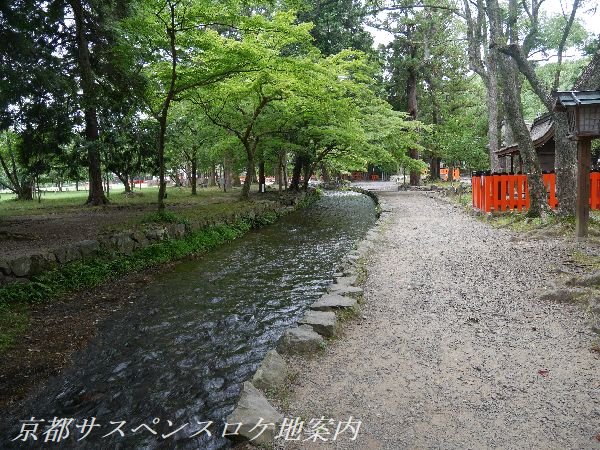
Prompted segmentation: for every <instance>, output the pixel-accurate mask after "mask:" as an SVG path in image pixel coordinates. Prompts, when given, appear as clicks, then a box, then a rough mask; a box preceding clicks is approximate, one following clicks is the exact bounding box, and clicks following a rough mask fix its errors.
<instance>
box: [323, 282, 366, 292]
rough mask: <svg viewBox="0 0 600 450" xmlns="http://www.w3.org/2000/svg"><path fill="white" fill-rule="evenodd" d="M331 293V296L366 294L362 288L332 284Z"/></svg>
mask: <svg viewBox="0 0 600 450" xmlns="http://www.w3.org/2000/svg"><path fill="white" fill-rule="evenodd" d="M329 293H331V294H339V295H345V294H362V293H364V291H363V289H362V288H359V287H356V286H349V285H347V284H332V285H330V286H329Z"/></svg>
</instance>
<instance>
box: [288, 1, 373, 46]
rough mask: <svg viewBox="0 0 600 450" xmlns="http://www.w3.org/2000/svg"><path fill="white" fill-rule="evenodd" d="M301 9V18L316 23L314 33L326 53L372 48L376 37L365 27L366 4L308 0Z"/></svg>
mask: <svg viewBox="0 0 600 450" xmlns="http://www.w3.org/2000/svg"><path fill="white" fill-rule="evenodd" d="M302 3H304V7H303V8H302V9H301V10H300V12H299V13H298V19H299V20H300V21H301V22H311V23H313V24H314V27H313V29H312V30H311V35H312V36H313V38H314V39H315V46H316V47H317V48H318V49H319V50H320V51H321V53H323V54H324V55H326V56H328V55H334V54H336V53H339V52H340V51H342V50H345V49H354V50H361V51H363V52H370V51H372V49H371V47H372V45H373V37H372V36H371V34H370V33H369V32H368V31H366V30H365V28H364V21H365V18H366V16H367V7H366V6H365V4H364V3H363V2H360V1H357V0H341V1H335V2H332V1H328V0H309V1H305V2H302Z"/></svg>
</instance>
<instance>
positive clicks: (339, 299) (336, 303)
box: [310, 294, 357, 311]
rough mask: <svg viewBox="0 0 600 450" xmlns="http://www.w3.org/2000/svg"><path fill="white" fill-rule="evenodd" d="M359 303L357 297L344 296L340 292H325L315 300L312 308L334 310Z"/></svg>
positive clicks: (352, 306) (351, 306)
mask: <svg viewBox="0 0 600 450" xmlns="http://www.w3.org/2000/svg"><path fill="white" fill-rule="evenodd" d="M356 305H357V302H356V300H355V299H353V298H350V297H344V296H343V295H339V294H325V295H324V296H322V297H321V298H320V299H319V300H317V301H316V302H314V303H313V304H312V305H311V306H310V309H313V310H315V311H334V310H336V309H345V308H354V307H355V306H356Z"/></svg>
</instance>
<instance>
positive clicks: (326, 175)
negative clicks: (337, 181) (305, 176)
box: [321, 162, 331, 183]
mask: <svg viewBox="0 0 600 450" xmlns="http://www.w3.org/2000/svg"><path fill="white" fill-rule="evenodd" d="M321 174H322V175H323V183H329V182H331V177H330V176H329V171H328V170H327V167H326V166H325V163H324V162H321Z"/></svg>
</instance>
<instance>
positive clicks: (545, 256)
mask: <svg viewBox="0 0 600 450" xmlns="http://www.w3.org/2000/svg"><path fill="white" fill-rule="evenodd" d="M383 195H384V197H385V199H386V201H387V203H388V205H389V206H391V207H392V208H393V212H392V214H391V215H390V216H391V222H390V224H389V225H388V226H387V228H386V230H385V232H384V233H383V235H382V237H381V241H382V242H381V245H380V246H379V248H378V252H377V253H376V254H374V255H373V256H372V258H371V261H370V264H369V279H368V281H367V284H366V286H365V297H366V305H365V306H364V307H363V311H362V313H361V315H362V317H361V318H360V319H357V320H355V321H353V322H351V323H349V324H347V325H346V326H345V331H344V334H343V336H342V337H341V339H340V341H338V342H336V343H335V344H333V345H332V346H331V347H330V348H329V349H328V350H327V352H326V354H325V355H324V356H323V357H317V358H315V359H312V360H310V361H308V362H306V363H304V364H303V367H302V369H301V373H300V375H299V376H298V377H297V381H296V385H295V386H294V387H293V391H292V393H291V397H290V404H289V408H288V411H286V417H290V416H292V417H293V416H296V415H299V416H301V417H303V418H313V417H320V416H321V415H324V416H326V417H334V418H336V419H341V418H347V417H348V416H350V415H352V416H354V417H358V418H360V419H361V420H362V422H363V423H362V427H361V429H360V433H359V436H358V439H357V440H356V441H355V442H349V441H348V439H341V438H340V440H339V441H337V442H336V443H335V444H332V443H331V442H329V443H327V444H310V445H309V444H301V445H300V444H297V443H290V444H287V445H286V448H324V447H328V446H335V447H336V448H341V449H379V448H385V449H407V448H411V449H433V448H435V449H470V448H473V449H480V448H481V449H488V448H502V449H542V448H544V449H590V448H600V442H599V441H598V440H597V438H596V436H597V435H598V434H599V433H600V355H599V354H598V353H597V352H594V351H592V350H591V348H592V344H593V342H594V339H595V335H594V334H593V333H592V332H591V331H590V328H589V326H588V324H587V323H586V313H585V311H584V310H583V308H581V307H580V306H577V305H574V304H565V303H550V302H547V301H546V302H543V301H540V300H539V299H538V298H537V297H538V295H539V294H540V291H541V290H542V289H544V288H547V287H548V286H549V285H550V278H551V277H555V276H556V275H555V274H552V273H551V272H552V271H555V272H556V270H557V269H565V267H566V266H563V261H566V260H568V251H569V250H570V249H572V248H573V247H574V246H576V245H577V244H567V243H565V241H559V240H552V241H523V240H520V239H518V238H515V235H514V234H512V233H511V232H509V231H504V230H498V229H493V228H492V227H490V226H489V225H487V224H485V223H483V222H480V221H477V220H475V219H474V218H472V217H470V216H468V215H466V214H463V213H462V212H459V211H457V210H456V209H454V208H453V207H452V205H450V204H448V203H446V202H444V201H442V200H437V199H432V198H429V197H428V196H427V195H426V194H423V193H418V192H403V193H393V194H392V193H386V194H383Z"/></svg>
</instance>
